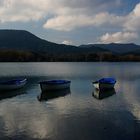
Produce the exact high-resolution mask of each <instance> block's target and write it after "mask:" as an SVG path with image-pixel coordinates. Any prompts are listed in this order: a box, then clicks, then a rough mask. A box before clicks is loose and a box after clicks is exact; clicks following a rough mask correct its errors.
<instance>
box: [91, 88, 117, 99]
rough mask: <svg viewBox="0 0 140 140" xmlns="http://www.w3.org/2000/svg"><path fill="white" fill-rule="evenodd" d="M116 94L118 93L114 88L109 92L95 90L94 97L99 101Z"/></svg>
mask: <svg viewBox="0 0 140 140" xmlns="http://www.w3.org/2000/svg"><path fill="white" fill-rule="evenodd" d="M114 94H116V91H115V89H114V88H112V89H108V90H98V89H94V91H93V93H92V95H93V96H94V97H95V98H97V99H100V100H101V99H104V98H107V97H110V96H112V95H114Z"/></svg>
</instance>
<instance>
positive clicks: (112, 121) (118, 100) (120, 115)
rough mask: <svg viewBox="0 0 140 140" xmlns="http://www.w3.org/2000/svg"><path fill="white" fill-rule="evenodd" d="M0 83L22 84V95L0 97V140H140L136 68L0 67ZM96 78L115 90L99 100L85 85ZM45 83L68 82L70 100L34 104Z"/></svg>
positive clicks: (110, 65)
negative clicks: (111, 80) (110, 81)
mask: <svg viewBox="0 0 140 140" xmlns="http://www.w3.org/2000/svg"><path fill="white" fill-rule="evenodd" d="M0 77H1V79H6V78H14V77H27V78H28V83H27V85H26V86H25V87H24V88H23V89H21V90H18V91H12V92H8V93H4V92H0V139H2V140H3V139H5V140H7V139H8V140H9V139H13V140H18V139H20V140H24V139H26V140H128V139H129V140H139V139H140V86H139V85H140V63H0ZM102 77H115V78H116V79H117V84H116V87H115V94H114V95H112V96H110V97H107V98H104V99H102V100H99V99H97V98H95V97H93V95H92V94H93V92H94V88H93V87H92V84H91V82H92V81H94V80H97V79H99V78H102ZM48 79H68V80H71V82H72V83H71V88H70V94H67V95H65V96H64V97H59V98H54V99H52V100H48V101H42V102H40V101H38V99H37V96H38V95H40V93H41V90H40V87H39V84H38V82H40V81H42V80H48ZM94 93H95V92H94Z"/></svg>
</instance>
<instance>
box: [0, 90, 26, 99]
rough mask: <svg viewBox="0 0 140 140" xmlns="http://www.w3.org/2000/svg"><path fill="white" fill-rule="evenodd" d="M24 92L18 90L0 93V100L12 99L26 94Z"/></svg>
mask: <svg viewBox="0 0 140 140" xmlns="http://www.w3.org/2000/svg"><path fill="white" fill-rule="evenodd" d="M26 93H27V92H26V90H24V89H19V90H11V91H0V100H3V99H7V98H13V97H15V96H18V95H22V94H26Z"/></svg>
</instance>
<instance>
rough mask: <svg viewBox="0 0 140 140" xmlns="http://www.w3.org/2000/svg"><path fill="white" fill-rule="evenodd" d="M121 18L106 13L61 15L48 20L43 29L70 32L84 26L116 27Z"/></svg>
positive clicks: (121, 20)
mask: <svg viewBox="0 0 140 140" xmlns="http://www.w3.org/2000/svg"><path fill="white" fill-rule="evenodd" d="M123 20H124V19H123V18H122V17H119V16H115V15H113V14H109V13H107V12H104V13H99V14H96V15H92V16H89V15H84V14H83V15H61V16H56V17H54V18H51V19H49V20H48V21H47V22H46V23H45V24H44V28H48V29H55V30H62V31H70V30H72V29H75V28H79V27H84V26H96V27H97V26H101V25H104V24H108V23H109V24H111V25H117V24H118V23H122V22H123Z"/></svg>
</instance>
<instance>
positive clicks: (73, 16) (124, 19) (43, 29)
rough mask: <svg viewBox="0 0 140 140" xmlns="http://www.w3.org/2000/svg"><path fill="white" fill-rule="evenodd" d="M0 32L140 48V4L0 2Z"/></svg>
mask: <svg viewBox="0 0 140 140" xmlns="http://www.w3.org/2000/svg"><path fill="white" fill-rule="evenodd" d="M0 29H23V30H28V31H30V32H32V33H33V34H36V35H37V36H39V37H41V38H44V39H46V40H49V41H52V42H56V43H65V44H73V45H80V44H88V43H111V42H116V43H129V42H134V43H136V44H140V39H139V38H140V0H0Z"/></svg>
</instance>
